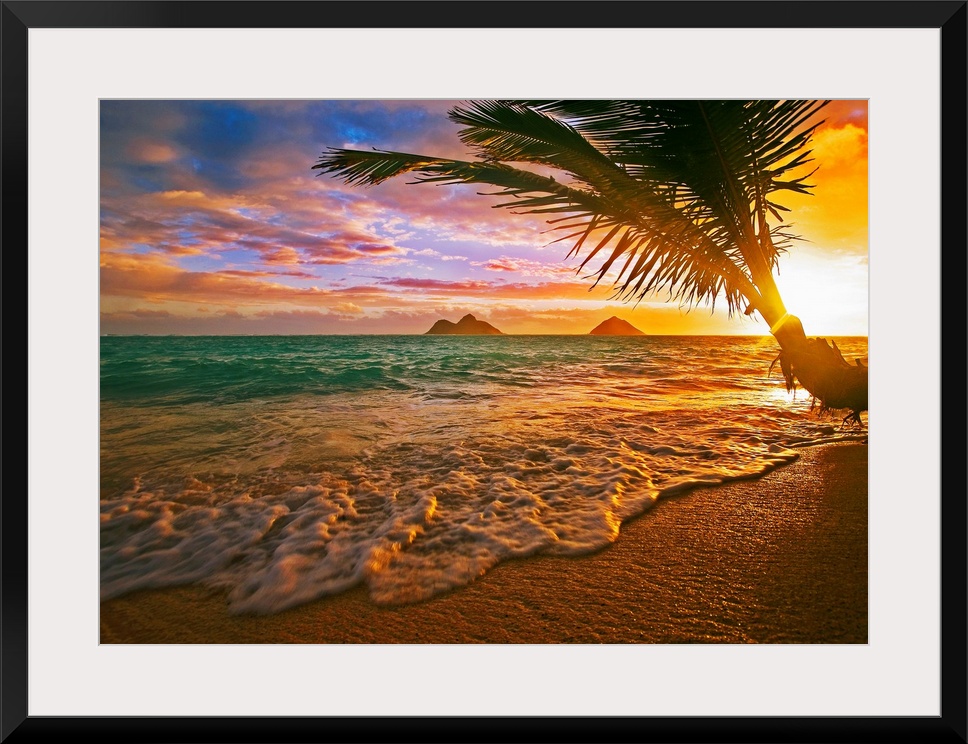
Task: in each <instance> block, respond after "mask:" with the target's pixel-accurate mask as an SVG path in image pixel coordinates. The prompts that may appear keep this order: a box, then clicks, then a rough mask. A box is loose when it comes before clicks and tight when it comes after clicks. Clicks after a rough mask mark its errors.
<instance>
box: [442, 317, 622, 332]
mask: <svg viewBox="0 0 968 744" xmlns="http://www.w3.org/2000/svg"><path fill="white" fill-rule="evenodd" d="M630 327H631V326H630ZM424 335H425V336H429V335H436V336H442V335H459V336H502V335H504V334H503V333H501V331H499V330H498V329H497V328H495V327H494V326H492V325H491V324H490V323H485V322H484V321H483V320H478V319H477V318H475V317H474V316H473V315H471V314H469V313H468V314H467V315H465V316H464V317H463V318H461V319H460V320H459V321H457V322H456V323H451V322H450V321H449V320H438V321H437V322H436V323H434V325H433V328H431V329H430V330H429V331H427V332H426V333H425V334H424Z"/></svg>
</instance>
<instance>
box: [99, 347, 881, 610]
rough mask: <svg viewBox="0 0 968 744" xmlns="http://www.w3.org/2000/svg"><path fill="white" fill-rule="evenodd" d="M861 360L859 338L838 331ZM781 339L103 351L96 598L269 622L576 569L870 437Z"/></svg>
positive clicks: (864, 354)
mask: <svg viewBox="0 0 968 744" xmlns="http://www.w3.org/2000/svg"><path fill="white" fill-rule="evenodd" d="M835 340H836V342H837V345H838V346H839V347H840V349H841V350H842V351H843V352H844V355H845V356H846V357H847V358H848V360H852V359H853V358H855V357H860V358H865V359H866V357H867V339H866V338H864V337H852V338H836V339H835ZM777 353H778V347H777V345H776V342H775V340H774V339H772V338H770V337H733V336H716V337H704V336H635V337H617V336H612V337H610V336H578V335H575V336H524V335H521V336H515V335H504V336H416V335H415V336H377V335H370V336H263V337H251V336H230V337H225V336H218V337H211V336H210V337H196V336H191V337H188V336H165V337H145V336H126V337H114V336H106V337H102V338H101V343H100V363H101V373H100V386H101V389H100V415H101V431H100V473H101V482H100V577H101V598H102V600H105V599H109V598H112V597H116V596H119V595H122V594H125V593H127V592H130V591H134V590H138V589H147V588H157V587H166V586H174V585H179V584H202V585H205V586H209V587H212V588H214V589H218V590H223V591H225V592H226V596H227V597H228V603H229V609H230V611H232V612H236V613H254V614H268V613H274V612H278V611H281V610H284V609H286V608H288V607H292V606H295V605H298V604H302V603H305V602H309V601H311V600H314V599H317V598H319V597H323V596H326V595H330V594H335V593H338V592H341V591H344V590H347V589H349V588H352V587H355V586H358V585H360V584H363V585H365V586H366V587H367V590H368V592H369V595H370V597H371V599H372V600H373V601H374V602H376V603H380V604H388V605H393V604H405V603H410V602H416V601H420V600H424V599H428V598H430V597H433V596H435V595H438V594H441V593H444V592H447V591H451V590H454V589H458V588H459V587H461V586H464V585H467V584H469V583H470V582H472V581H474V580H475V579H477V578H478V577H480V576H482V575H483V574H485V573H486V572H487V571H488V570H489V569H490V568H492V567H493V566H495V565H497V564H498V563H500V562H502V561H506V560H508V559H511V558H517V557H522V556H529V555H535V554H539V553H546V554H558V555H573V556H579V555H582V554H588V553H591V552H595V551H598V550H601V549H602V548H605V547H606V546H608V545H609V544H610V543H612V542H613V541H615V540H620V539H621V534H620V533H621V526H622V523H623V522H625V521H626V520H628V519H630V518H632V517H635V516H637V515H640V514H642V513H643V512H645V511H646V510H648V509H649V507H650V506H652V505H653V504H654V503H655V502H656V501H657V500H659V499H661V498H663V497H667V496H670V495H673V494H685V496H684V497H685V498H688V491H689V490H691V489H693V488H695V487H697V486H708V485H715V484H719V483H725V482H728V481H731V480H736V479H743V478H751V477H756V476H758V475H761V474H764V473H766V472H769V471H770V470H772V469H774V468H776V467H778V466H782V465H784V464H786V463H790V462H792V461H793V460H795V459H796V458H797V457H798V450H799V449H800V448H802V447H805V446H811V445H814V444H820V443H826V442H834V441H852V440H863V439H866V437H867V430H866V421H867V414H866V413H864V414H863V419H864V426H863V427H850V426H847V427H842V426H841V418H842V415H828V416H824V417H822V416H820V415H819V413H818V411H817V410H811V398H810V395H809V394H808V393H806V392H805V391H803V390H798V391H797V393H796V394H795V395H794V394H791V393H788V392H787V391H786V389H785V386H784V383H783V378H782V376H781V374H780V371H779V365H777V368H775V369H774V370H773V372H772V374H769V368H770V365H771V363H772V362H773V360H774V359H775V357H776V355H777Z"/></svg>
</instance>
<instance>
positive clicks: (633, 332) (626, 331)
mask: <svg viewBox="0 0 968 744" xmlns="http://www.w3.org/2000/svg"><path fill="white" fill-rule="evenodd" d="M588 335H589V336H644V335H645V333H643V332H642V331H640V330H639V329H638V328H636V327H635V326H634V325H632V324H631V323H629V322H628V321H627V320H622V319H621V318H617V317H615V316H614V315H613V316H612V317H611V318H609V319H608V320H605V321H602V322H601V323H599V324H598V325H597V326H595V327H594V328H593V329H592V330H590V331H589V332H588Z"/></svg>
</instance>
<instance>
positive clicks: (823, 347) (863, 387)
mask: <svg viewBox="0 0 968 744" xmlns="http://www.w3.org/2000/svg"><path fill="white" fill-rule="evenodd" d="M770 332H771V333H772V334H773V336H774V338H776V340H777V341H778V342H779V344H780V356H779V357H778V361H779V362H780V369H781V370H782V372H783V377H784V380H785V381H786V387H787V390H793V389H795V388H796V383H797V382H799V383H800V385H801V386H802V387H803V388H804V389H805V390H806V391H807V392H809V393H810V394H811V395H812V396H813V397H814V398H815V399H816V400H817V401H819V402H820V410H821V412H826V411H829V410H835V409H849V410H850V413H849V414H848V416H847V417H846V418H845V419H844V420H845V421H846V420H847V419H851V420H853V421H855V422H856V423H858V424H859V423H861V419H860V413H861V411H866V410H867V383H868V381H867V367H866V366H865V365H864V364H862V363H861V362H860V360H855V362H854V364H850V363H849V362H848V361H847V360H846V359H844V355H843V354H842V353H841V352H840V349H838V348H837V343H836V342H835V341H827V339H824V338H807V336H806V334H805V333H804V331H803V325H802V324H801V323H800V319H799V318H797V317H796V316H795V315H789V314H788V315H785V316H784V317H783V318H781V319H780V320H779V321H778V322H777V323H775V324H774V325H773V326H771V328H770Z"/></svg>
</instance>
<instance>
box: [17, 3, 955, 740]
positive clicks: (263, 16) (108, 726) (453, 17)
mask: <svg viewBox="0 0 968 744" xmlns="http://www.w3.org/2000/svg"><path fill="white" fill-rule="evenodd" d="M500 4H501V0H497V1H494V0H491V1H490V2H476V1H474V0H468V1H465V2H449V3H447V2H378V1H377V0H362V1H358V2H299V1H296V2H290V1H287V0H279V1H276V2H267V1H261V0H260V1H251V2H245V1H243V2H233V3H225V2H217V1H216V2H209V1H198V2H167V1H158V2H137V1H135V2H87V1H86V0H77V1H73V2H72V1H60V0H34V1H26V0H24V1H16V0H11V1H8V0H4V1H3V2H2V21H0V23H2V86H3V87H2V100H0V106H2V108H0V113H2V130H0V132H2V198H3V216H4V217H5V219H3V221H2V244H3V245H5V246H7V248H8V249H7V251H6V252H5V254H4V256H3V258H4V259H5V263H6V267H5V268H6V272H5V279H4V286H5V288H6V289H7V297H8V298H10V299H12V300H16V302H17V303H18V307H23V305H22V301H21V300H20V299H19V298H20V297H21V294H20V293H19V292H17V291H16V288H18V287H23V286H25V285H24V277H26V275H27V265H26V252H25V250H23V249H22V248H19V247H20V246H26V244H27V206H28V205H27V175H28V166H27V149H26V145H27V96H28V82H27V44H28V30H29V29H31V28H53V27H59V28H85V27H86V28H147V27H158V28H166V27H168V28H220V27H226V26H230V27H237V28H297V27H309V28H325V27H329V28H341V27H361V26H366V25H368V23H367V19H368V18H374V17H379V18H380V25H381V26H384V27H399V28H432V27H438V28H454V27H457V28H459V27H468V26H475V25H487V26H492V25H493V24H492V23H485V22H483V21H479V20H478V22H477V23H475V20H476V19H483V18H492V17H493V11H494V6H496V5H500ZM228 5H230V6H231V12H226V7H227V6H228ZM508 5H509V7H510V3H508ZM556 5H557V7H559V8H560V7H561V6H572V7H571V8H570V10H572V11H575V12H567V13H566V12H554V13H551V14H548V13H546V12H545V11H547V9H548V4H547V3H543V2H541V1H527V0H517V1H515V2H514V3H513V13H514V18H515V26H516V27H522V28H527V27H531V28H537V27H543V28H548V27H560V28H578V27H581V28H584V27H599V28H612V27H615V25H616V18H621V25H622V26H626V27H633V28H634V27H652V28H695V27H702V28H816V27H837V28H933V29H938V30H939V31H940V34H941V59H940V60H939V64H940V65H941V87H942V90H941V94H942V95H941V106H942V110H941V121H942V131H941V142H942V152H943V157H942V162H941V180H942V192H941V204H940V205H939V211H940V214H941V226H942V246H943V248H942V276H941V283H942V289H943V295H944V297H943V300H942V326H941V336H942V341H943V343H942V349H943V352H942V355H943V358H942V365H941V368H942V370H943V379H942V385H941V389H942V390H943V394H944V397H945V399H944V405H943V406H942V407H941V426H942V430H943V431H944V436H943V437H942V439H941V441H942V443H943V444H942V447H941V452H939V458H940V460H941V475H942V482H943V485H944V486H945V488H944V490H943V498H942V517H943V518H942V522H941V526H940V529H941V536H942V541H941V551H942V556H941V560H942V564H941V566H942V572H941V575H942V586H941V591H942V594H941V596H942V606H941V617H942V628H941V639H942V653H941V691H942V699H941V715H940V716H937V717H905V716H899V717H867V716H857V717H837V718H827V717H805V718H795V717H772V716H770V717H689V718H672V717H669V718H666V717H609V718H606V719H603V718H596V717H575V718H571V717H569V718H546V717H515V718H501V717H491V718H488V717H482V718H466V717H459V716H440V717H429V718H428V717H420V718H415V719H414V718H395V717H382V716H372V717H364V718H359V717H346V718H341V717H325V718H312V717H310V718H303V717H283V718H275V717H258V718H255V717H254V718H225V717H158V718H147V717H95V716H80V717H59V716H58V717H34V716H28V714H27V675H28V671H29V670H28V659H27V539H26V534H27V488H26V487H25V480H26V478H20V477H17V476H18V475H20V474H22V473H25V472H26V467H25V461H24V459H23V458H22V456H21V455H17V456H12V453H14V452H16V451H17V450H16V448H15V447H13V446H10V447H9V448H8V449H7V469H6V472H7V479H6V486H7V488H6V498H2V500H0V530H2V546H0V547H2V563H0V567H2V585H0V592H2V597H0V600H2V605H0V612H2V617H0V642H2V657H0V661H2V669H0V706H2V707H0V740H2V741H10V742H28V741H51V740H60V741H64V740H73V739H80V738H82V737H87V736H91V737H94V739H95V740H96V741H99V742H102V743H107V742H115V741H117V742H136V741H137V742H162V741H192V742H209V741H213V742H214V741H232V742H268V741H285V742H304V741H305V742H308V741H354V742H365V741H385V740H389V739H391V738H392V739H398V738H402V737H404V736H406V737H407V738H410V736H416V737H417V738H418V739H420V740H422V741H426V742H431V741H503V740H507V739H511V740H526V741H532V740H542V739H549V740H557V741H562V742H565V741H583V742H585V741H587V742H593V741H595V742H602V741H616V742H618V741H680V742H699V741H703V742H708V741H734V740H739V741H745V742H780V741H789V742H807V741H811V742H812V741H817V742H853V741H878V742H895V741H898V742H900V741H903V742H913V741H923V742H949V741H966V730H968V727H966V720H968V719H966V635H968V625H966V591H965V587H966V563H968V560H966V555H968V554H966V543H968V540H966V534H965V525H966V504H965V502H966V499H965V495H964V470H963V466H962V462H963V457H964V453H965V451H966V447H965V429H966V426H965V411H966V401H965V388H966V385H965V383H964V373H963V370H964V358H963V355H964V348H965V347H964V344H965V340H966V336H965V331H964V322H965V315H966V314H965V302H964V294H965V292H964V280H965V276H966V268H965V254H966V245H968V241H966V225H965V223H966V220H965V205H966V204H968V198H966V141H968V135H966V75H965V72H966V28H968V24H966V19H968V2H966V1H965V0H939V1H934V0H856V1H849V2H823V1H818V0H811V1H808V2H804V1H798V2H786V1H783V0H780V1H778V2H771V3H769V6H770V7H769V13H764V12H763V6H764V5H765V3H763V2H755V1H753V2H733V1H732V0H720V1H713V2H707V1H705V0H694V1H689V0H687V1H680V2H651V1H648V0H625V1H622V0H619V1H614V2H613V1H611V0H599V1H598V2H594V3H592V2H588V1H587V0H574V1H572V2H569V0H564V1H563V2H558V3H556ZM541 6H543V7H541ZM582 6H584V7H582ZM939 299H940V298H939ZM6 310H7V312H6V321H7V322H5V323H4V325H3V330H4V344H3V349H4V350H5V351H6V357H7V361H8V364H7V365H6V370H5V371H6V377H7V392H8V393H9V394H8V395H7V396H6V401H5V402H6V417H5V423H6V426H5V427H4V428H5V429H6V433H7V435H8V436H7V441H8V442H13V441H15V438H16V437H19V436H22V435H21V432H22V431H23V430H24V429H26V428H27V427H28V426H29V421H28V413H27V410H26V406H27V404H26V400H27V398H26V396H25V395H23V394H21V393H20V392H19V391H23V390H26V388H27V384H28V380H27V375H26V364H25V362H26V360H27V358H28V357H27V352H28V338H27V323H26V321H27V318H26V317H25V315H24V314H23V313H22V312H15V311H14V310H13V309H11V307H9V306H8V307H7V308H6ZM912 312H915V311H912ZM11 391H12V393H11ZM919 404H920V403H919V401H918V400H916V399H913V400H912V405H919ZM14 465H17V466H18V467H14ZM408 733H409V735H408Z"/></svg>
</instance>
